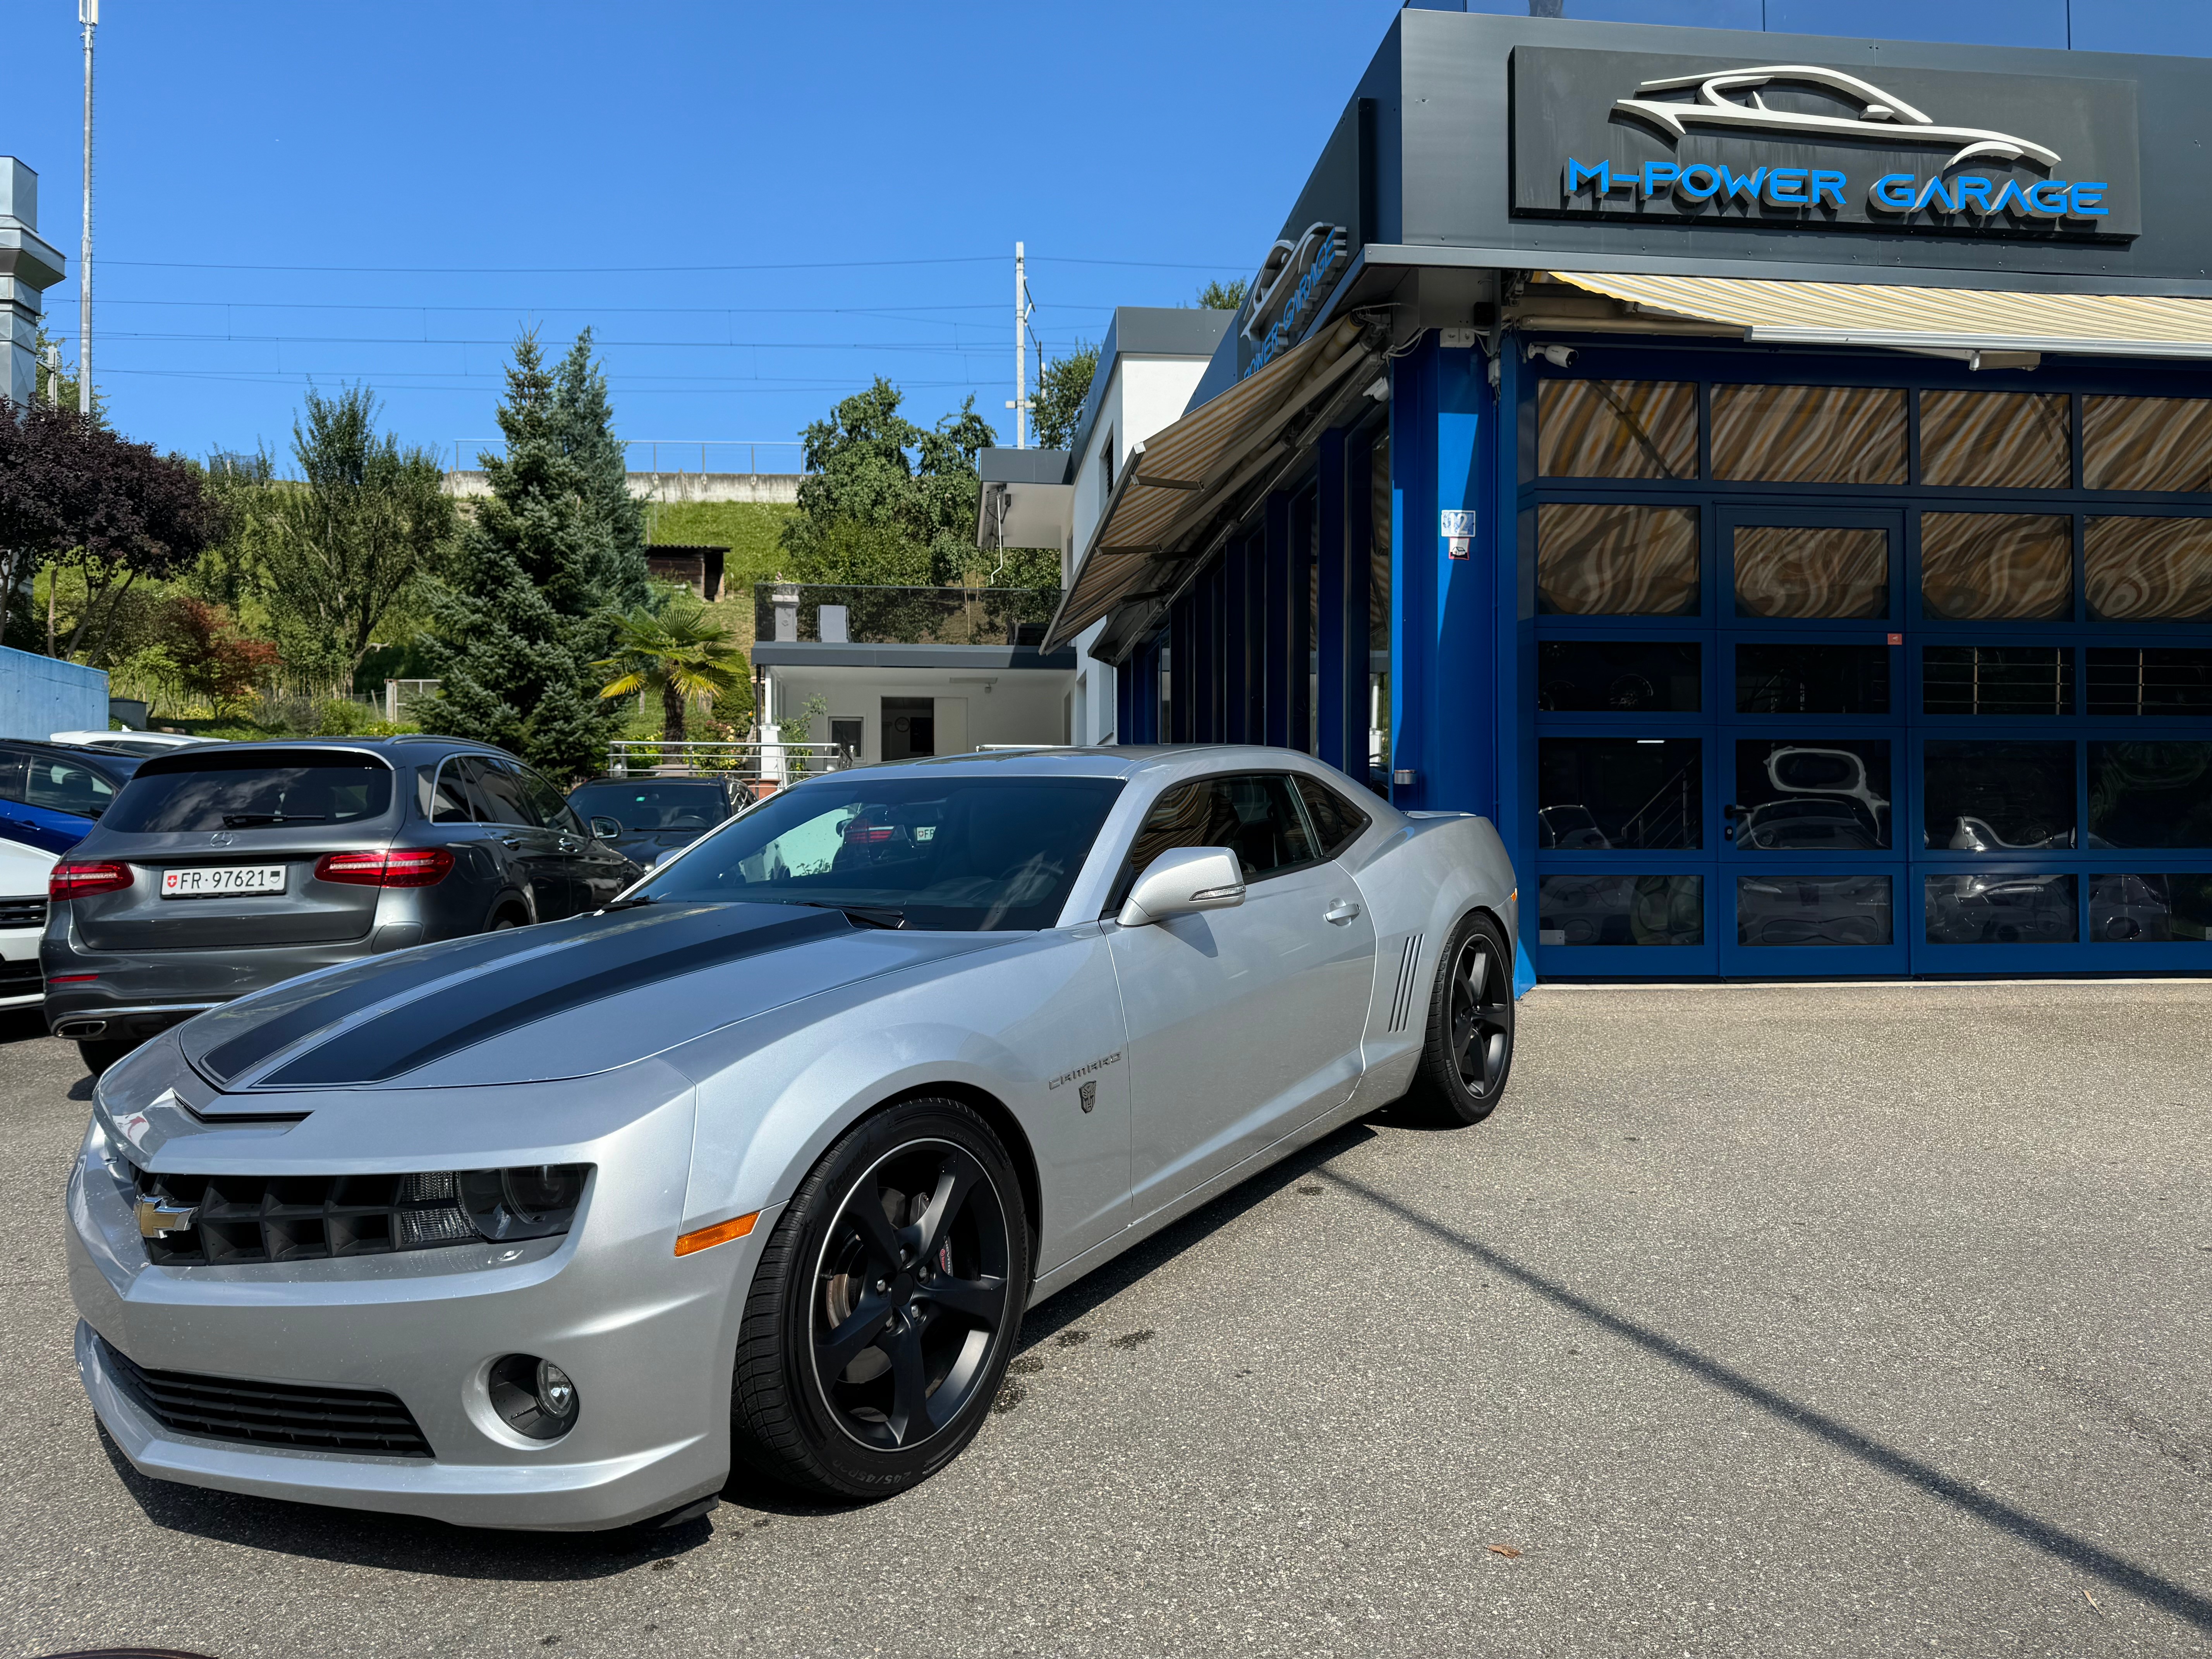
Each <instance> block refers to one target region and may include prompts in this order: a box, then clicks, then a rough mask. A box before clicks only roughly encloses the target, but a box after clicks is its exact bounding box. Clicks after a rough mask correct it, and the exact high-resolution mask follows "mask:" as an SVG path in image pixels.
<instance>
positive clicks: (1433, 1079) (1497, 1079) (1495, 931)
mask: <svg viewBox="0 0 2212 1659" xmlns="http://www.w3.org/2000/svg"><path fill="white" fill-rule="evenodd" d="M1512 1070H1513V952H1512V951H1511V949H1510V947H1509V946H1508V945H1506V943H1505V933H1504V929H1502V928H1501V927H1498V924H1497V923H1496V922H1495V921H1492V920H1491V919H1490V918H1489V917H1488V916H1486V915H1481V914H1480V913H1477V914H1475V915H1469V916H1466V917H1464V918H1462V920H1461V921H1460V924H1459V926H1458V927H1455V928H1453V929H1452V932H1451V937H1450V938H1449V939H1448V940H1446V941H1445V944H1444V948H1443V951H1442V952H1441V953H1440V954H1439V955H1438V957H1437V986H1436V989H1435V991H1434V992H1433V993H1432V994H1431V995H1430V998H1429V1018H1428V1026H1427V1029H1426V1031H1425V1034H1424V1036H1423V1038H1422V1042H1421V1060H1420V1064H1419V1066H1418V1067H1416V1068H1415V1070H1414V1073H1413V1088H1412V1090H1411V1091H1409V1095H1408V1097H1409V1098H1410V1099H1411V1100H1412V1101H1413V1103H1414V1104H1416V1105H1417V1106H1419V1108H1421V1109H1422V1110H1423V1111H1424V1112H1425V1114H1426V1115H1429V1116H1430V1117H1431V1118H1433V1119H1435V1120H1437V1121H1440V1122H1443V1123H1480V1122H1481V1121H1482V1120H1483V1119H1485V1118H1486V1117H1488V1116H1489V1115H1491V1113H1492V1112H1494V1111H1496V1110H1497V1109H1498V1098H1499V1097H1500V1096H1502V1095H1504V1092H1505V1080H1506V1079H1507V1077H1508V1076H1509V1075H1510V1073H1511V1072H1512Z"/></svg>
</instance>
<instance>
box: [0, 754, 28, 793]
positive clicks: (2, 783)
mask: <svg viewBox="0 0 2212 1659" xmlns="http://www.w3.org/2000/svg"><path fill="white" fill-rule="evenodd" d="M23 769H24V760H23V751H22V750H20V749H0V800H14V801H20V800H21V799H23Z"/></svg>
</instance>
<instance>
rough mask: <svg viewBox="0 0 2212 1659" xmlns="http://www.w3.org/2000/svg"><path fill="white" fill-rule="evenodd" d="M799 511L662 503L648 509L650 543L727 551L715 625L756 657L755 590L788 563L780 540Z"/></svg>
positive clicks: (747, 504)
mask: <svg viewBox="0 0 2212 1659" xmlns="http://www.w3.org/2000/svg"><path fill="white" fill-rule="evenodd" d="M798 511H799V509H798V508H797V507H782V506H776V505H773V504H770V503H767V502H761V501H665V502H662V501H656V502H653V503H652V504H651V505H649V506H647V508H646V526H647V527H646V535H647V539H648V541H649V542H659V543H663V544H666V543H671V542H672V543H678V544H690V545H692V546H695V547H696V546H700V545H706V546H710V547H726V548H728V549H729V550H730V553H729V557H728V558H727V559H726V561H725V562H724V563H723V566H722V592H724V593H725V594H726V595H727V597H726V598H725V599H722V600H721V601H720V602H719V603H718V604H715V605H710V606H708V610H709V611H712V612H713V613H714V620H715V621H716V622H719V623H721V624H722V626H723V627H725V628H726V629H729V630H730V635H731V637H732V639H733V640H735V641H736V642H737V643H738V645H739V646H741V647H744V650H745V652H746V653H747V654H748V655H749V656H750V653H751V652H752V647H753V584H754V583H755V582H764V581H768V580H771V579H772V578H773V577H774V576H775V574H776V571H777V568H778V567H779V566H780V565H781V563H782V561H783V549H782V544H781V541H780V540H779V538H781V535H782V533H783V526H784V524H785V521H786V520H789V519H790V518H791V517H793V515H794V514H795V513H797V512H798Z"/></svg>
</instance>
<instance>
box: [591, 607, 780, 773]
mask: <svg viewBox="0 0 2212 1659" xmlns="http://www.w3.org/2000/svg"><path fill="white" fill-rule="evenodd" d="M615 630H616V633H615V653H614V655H612V656H611V657H607V658H605V659H601V660H600V661H599V662H595V663H593V664H592V667H593V668H595V669H597V670H599V671H600V672H601V673H604V674H606V675H609V676H611V678H609V680H608V681H607V683H606V684H605V685H603V686H601V687H600V688H599V696H601V697H627V696H630V695H632V694H633V693H635V692H639V691H658V692H659V693H660V709H661V735H662V737H663V738H664V739H665V741H667V742H669V743H681V742H683V741H684V704H686V703H687V702H696V703H697V704H698V705H699V706H700V707H701V708H706V707H707V706H708V705H709V704H710V703H712V702H714V698H715V696H717V695H718V694H719V693H721V692H724V691H727V690H730V689H732V687H733V686H735V685H736V684H737V683H738V680H739V679H740V678H742V677H743V675H744V667H745V655H744V652H742V651H740V650H738V648H737V647H735V646H733V645H732V644H731V643H730V642H729V639H730V635H729V630H728V629H726V628H724V627H722V626H721V625H720V623H717V622H715V620H714V618H713V617H710V616H708V614H707V607H706V606H704V605H701V604H700V603H699V602H698V601H697V600H696V599H692V600H690V601H688V602H686V601H685V600H684V599H678V601H677V602H676V603H675V604H673V605H670V606H669V607H668V608H667V609H666V610H665V611H662V612H661V613H660V614H659V615H658V616H655V615H654V614H653V612H652V611H648V610H645V609H643V608H640V609H638V610H635V611H631V612H630V613H629V615H628V616H626V617H622V618H620V619H619V620H618V621H617V623H615Z"/></svg>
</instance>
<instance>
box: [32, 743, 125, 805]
mask: <svg viewBox="0 0 2212 1659" xmlns="http://www.w3.org/2000/svg"><path fill="white" fill-rule="evenodd" d="M23 799H24V801H25V803H26V804H27V805H32V806H43V807H46V808H47V809H48V810H49V811H56V812H69V813H72V814H74V815H75V816H76V817H81V818H96V817H99V816H100V814H101V813H102V812H105V811H106V810H107V809H108V807H109V806H110V805H112V804H113V802H114V800H115V786H114V785H113V784H112V783H110V782H109V781H107V780H106V778H103V777H102V776H100V774H99V773H97V772H95V771H94V770H93V769H91V768H90V767H89V766H82V765H80V764H78V763H76V762H75V761H67V760H53V759H49V758H48V757H46V756H44V755H33V756H32V757H31V766H30V775H29V776H28V777H27V779H26V780H25V781H24V785H23Z"/></svg>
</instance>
